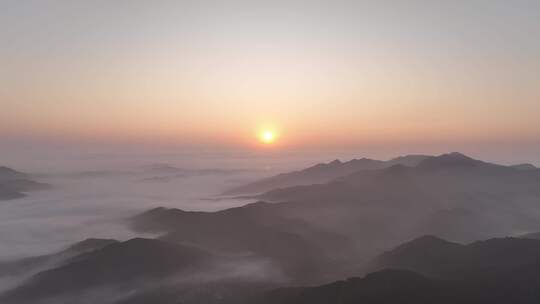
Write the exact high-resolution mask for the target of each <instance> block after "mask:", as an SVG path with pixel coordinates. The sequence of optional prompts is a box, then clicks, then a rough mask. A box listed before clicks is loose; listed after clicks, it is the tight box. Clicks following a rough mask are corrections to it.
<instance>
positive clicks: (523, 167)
mask: <svg viewBox="0 0 540 304" xmlns="http://www.w3.org/2000/svg"><path fill="white" fill-rule="evenodd" d="M510 167H512V168H515V169H518V170H537V169H538V168H537V167H535V166H534V165H532V164H517V165H512V166H510Z"/></svg>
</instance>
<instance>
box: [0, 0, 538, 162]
mask: <svg viewBox="0 0 540 304" xmlns="http://www.w3.org/2000/svg"><path fill="white" fill-rule="evenodd" d="M0 41H1V44H0V138H3V139H5V142H10V141H17V140H18V139H24V140H29V141H32V140H35V141H36V142H39V141H44V140H45V141H48V140H51V141H72V142H73V141H74V142H77V141H81V142H85V141H88V142H103V143H118V142H126V143H142V144H144V143H152V142H156V141H158V142H160V143H164V144H167V143H171V144H178V145H202V146H218V147H219V146H223V147H225V146H226V147H241V148H246V147H247V148H249V147H253V146H254V142H255V141H256V138H255V133H256V132H257V131H258V130H260V129H261V128H264V127H267V126H269V127H271V128H274V129H276V130H277V131H278V132H279V133H280V134H281V136H280V138H279V141H278V142H279V143H278V144H277V146H279V147H282V148H283V149H285V148H290V149H301V148H303V149H308V148H318V147H325V148H327V147H340V148H347V147H350V148H351V149H357V148H358V147H364V148H366V149H367V148H369V147H375V146H386V147H388V149H390V148H391V147H397V148H396V149H397V150H400V151H412V150H414V152H416V151H418V152H421V151H420V150H422V151H424V150H425V151H426V152H429V151H432V150H437V149H446V148H448V149H451V150H457V149H463V148H465V149H467V148H469V149H470V150H471V149H473V150H474V151H478V153H480V152H482V151H484V152H486V153H488V152H490V151H491V152H492V150H493V149H495V148H496V147H501V149H502V150H505V151H507V152H506V154H508V155H511V154H512V153H514V152H515V153H517V154H519V153H522V154H523V153H525V152H524V151H528V152H527V153H528V154H527V155H533V154H540V83H539V82H540V81H539V80H540V2H539V1H495V0H493V1H459V0H458V1H412V0H411V1H335V0H334V1H291V0H288V1H247V0H246V1H201V0H197V1H44V0H43V1H20V0H15V1H9V0H8V1H6V0H1V1H0ZM8 139H9V140H8ZM441 147H444V148H441ZM454 147H455V149H452V148H454ZM523 155H524V154H523ZM537 160H538V159H537ZM539 161H540V160H539Z"/></svg>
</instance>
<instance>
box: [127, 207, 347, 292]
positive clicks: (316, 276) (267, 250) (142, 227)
mask: <svg viewBox="0 0 540 304" xmlns="http://www.w3.org/2000/svg"><path fill="white" fill-rule="evenodd" d="M275 207H276V205H272V204H267V203H263V202H258V203H254V204H249V205H246V206H244V207H239V208H231V209H227V210H224V211H218V212H188V211H183V210H179V209H167V208H156V209H152V210H150V211H147V212H145V213H143V214H140V215H138V216H136V217H134V218H132V219H131V220H130V225H131V227H132V228H133V229H134V230H135V231H137V232H154V233H155V232H162V233H164V234H163V235H162V236H161V237H160V239H162V240H165V241H168V242H174V243H179V244H194V245H196V246H198V247H201V248H204V249H206V250H209V251H214V252H220V253H223V254H229V255H230V254H233V255H238V254H243V255H248V256H255V257H261V258H266V259H269V260H270V261H272V262H273V263H274V264H275V267H276V269H279V270H280V271H282V272H283V274H284V275H285V276H286V277H287V278H288V279H289V280H294V281H302V282H310V281H320V280H322V279H323V278H325V277H327V276H332V275H334V274H335V273H336V272H339V271H340V268H339V266H338V265H342V264H343V263H345V262H344V261H341V260H343V259H344V258H345V257H350V256H354V254H353V252H354V250H355V249H354V247H353V246H352V244H351V242H350V241H349V240H348V239H347V238H345V237H343V236H342V235H340V234H336V233H332V232H329V231H326V230H324V229H321V228H318V227H316V226H313V225H310V224H308V223H306V222H305V221H302V220H299V219H294V218H289V217H287V216H285V215H284V214H283V213H281V210H280V209H279V208H277V209H276V208H275ZM194 231H195V232H196V233H194ZM336 248H340V251H335V249H336Z"/></svg>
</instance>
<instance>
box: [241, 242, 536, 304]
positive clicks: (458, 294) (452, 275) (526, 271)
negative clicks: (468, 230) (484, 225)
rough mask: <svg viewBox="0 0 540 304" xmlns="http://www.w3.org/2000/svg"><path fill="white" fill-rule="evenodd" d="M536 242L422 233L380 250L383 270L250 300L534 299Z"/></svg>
mask: <svg viewBox="0 0 540 304" xmlns="http://www.w3.org/2000/svg"><path fill="white" fill-rule="evenodd" d="M539 249H540V241H537V240H522V239H515V238H500V239H489V240H485V241H479V242H474V243H471V244H468V245H461V244H457V243H453V242H448V241H445V240H443V239H440V238H437V237H434V236H424V237H420V238H417V239H414V240H412V241H410V242H407V243H405V244H402V245H400V246H398V247H397V248H395V249H393V250H391V251H389V252H386V253H384V254H382V255H381V256H380V257H379V258H378V259H377V263H379V266H380V267H381V268H384V269H383V270H379V271H376V272H373V273H370V274H367V275H366V276H365V277H363V278H358V277H355V278H350V279H347V280H344V281H336V282H333V283H330V284H325V285H320V286H314V287H289V288H280V289H275V290H272V291H269V292H265V293H263V294H260V295H258V296H256V297H252V298H250V299H249V300H247V301H245V302H244V303H251V304H270V303H272V304H293V303H294V304H303V303H306V304H308V303H309V304H317V303H321V304H323V303H343V304H349V303H350V304H353V303H368V304H369V303H373V304H375V303H376V304H386V303H388V304H390V303H411V304H413V303H414V304H418V303H426V304H427V303H471V304H472V303H486V304H487V303H501V304H502V303H526V304H528V303H531V304H532V303H538V301H539V300H540V292H539V291H538V290H539V289H538V288H540V251H539Z"/></svg>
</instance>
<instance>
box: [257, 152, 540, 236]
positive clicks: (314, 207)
mask: <svg viewBox="0 0 540 304" xmlns="http://www.w3.org/2000/svg"><path fill="white" fill-rule="evenodd" d="M258 198H259V199H262V200H266V201H273V202H287V203H295V204H296V205H302V206H307V205H309V206H310V207H309V208H308V207H306V210H305V213H306V215H303V216H302V215H301V214H300V212H298V213H295V214H300V216H301V217H302V218H307V217H310V215H309V214H313V213H315V212H318V211H319V210H320V209H323V208H327V207H328V206H329V205H331V206H332V210H331V211H330V210H328V213H327V214H326V215H323V214H318V216H319V218H325V219H327V220H328V221H330V220H331V217H336V219H335V222H338V223H339V224H340V225H342V226H351V225H357V228H356V231H358V230H362V227H364V228H365V227H366V223H370V224H369V225H370V226H369V227H370V228H369V230H371V231H377V233H380V232H382V231H384V230H385V229H388V228H384V225H385V223H386V221H388V220H389V219H390V218H392V220H390V221H394V222H393V223H394V224H395V225H399V226H400V229H399V230H396V231H395V232H392V234H397V235H401V236H399V237H397V235H396V240H403V239H407V238H411V237H414V235H418V234H429V233H435V234H437V235H441V236H443V237H445V238H449V239H453V240H459V241H471V240H474V239H484V238H489V237H493V236H497V235H509V234H513V231H514V230H518V229H519V230H522V231H523V230H525V231H531V230H532V231H534V230H540V223H539V222H538V221H535V220H533V219H532V218H531V216H530V213H529V212H528V211H526V210H533V209H534V208H535V205H536V203H535V202H536V201H537V200H538V199H540V171H536V170H533V171H524V170H516V169H515V168H511V167H507V166H501V165H497V164H492V163H487V162H483V161H480V160H475V159H472V158H470V157H467V156H465V155H463V154H460V153H449V154H443V155H440V156H437V157H428V158H426V159H424V160H423V161H421V162H420V163H419V164H418V165H417V166H416V167H407V166H403V165H394V166H391V167H389V168H383V169H377V170H361V171H357V172H355V173H353V174H350V175H348V176H344V177H340V178H337V179H335V180H333V181H330V182H328V183H325V184H315V185H305V186H294V187H287V188H281V189H276V190H272V191H268V192H266V193H264V194H262V195H260V196H259V197H258ZM510 206H516V208H512V209H511V211H509V210H508V208H511V207H510ZM517 206H519V208H517ZM290 208H292V207H290ZM340 210H342V211H340ZM394 216H395V218H394ZM337 217H341V218H340V219H337ZM376 218H379V221H378V222H377V221H375V220H374V219H376ZM501 219H502V220H501ZM349 221H350V223H348V222H349ZM355 223H357V224H355ZM360 223H362V224H360ZM351 231H353V230H352V229H351ZM382 238H383V237H382V236H380V237H378V239H382ZM388 245H389V244H388Z"/></svg>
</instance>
